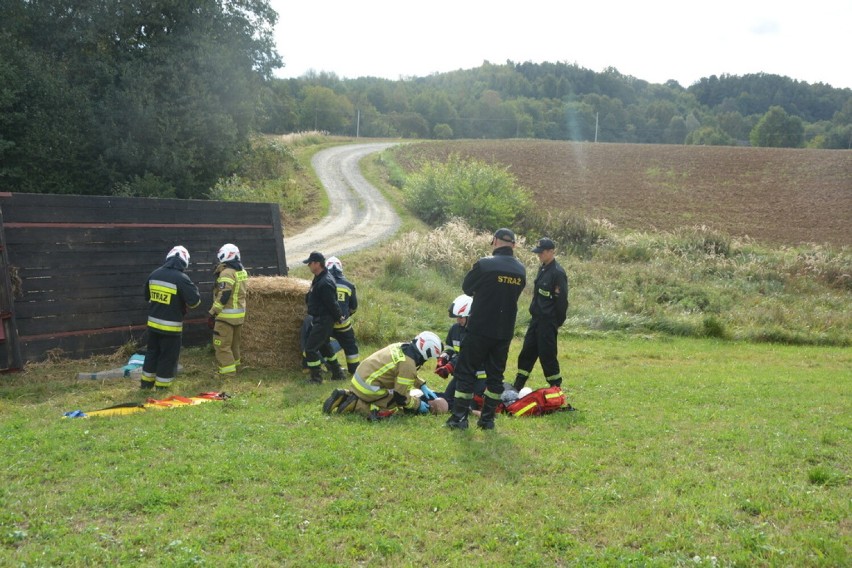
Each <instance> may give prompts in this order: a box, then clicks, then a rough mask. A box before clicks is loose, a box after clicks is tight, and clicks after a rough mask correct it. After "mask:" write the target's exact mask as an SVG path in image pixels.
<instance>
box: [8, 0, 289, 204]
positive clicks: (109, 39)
mask: <svg viewBox="0 0 852 568" xmlns="http://www.w3.org/2000/svg"><path fill="white" fill-rule="evenodd" d="M276 20H277V14H276V13H275V11H274V10H272V9H271V8H270V6H269V3H268V1H267V0H198V1H196V2H186V1H184V0H162V1H159V2H150V1H146V0H53V1H51V2H30V1H26V0H7V1H5V2H3V4H2V6H0V50H2V53H3V54H4V55H5V54H10V53H11V54H14V53H17V55H15V56H14V57H12V58H10V59H7V58H6V57H4V60H5V61H7V62H10V67H11V69H10V70H8V69H7V71H9V72H10V73H12V75H13V76H18V77H22V78H26V79H25V80H23V81H18V82H17V85H18V86H17V87H16V90H15V91H14V92H12V96H11V98H6V99H4V100H2V102H0V104H3V105H4V106H3V111H4V115H5V114H6V113H7V112H9V113H10V116H11V117H12V118H11V119H10V120H13V121H18V123H19V126H20V125H23V126H20V127H19V128H17V129H16V130H15V129H13V130H11V131H10V132H11V133H10V134H6V133H5V132H6V131H5V128H4V138H5V137H7V136H8V138H7V140H8V141H9V142H11V143H13V144H14V148H16V151H15V152H13V153H12V154H11V155H10V154H7V155H6V156H4V160H3V164H2V166H0V175H2V176H3V177H4V178H7V179H8V180H10V181H12V182H13V183H11V184H10V185H7V189H12V190H16V191H48V192H55V191H57V190H59V191H63V192H66V193H109V192H110V191H112V190H113V188H114V187H116V186H121V187H122V188H124V189H123V190H126V188H127V187H138V188H143V189H144V188H156V191H157V192H158V194H162V193H163V192H164V191H165V192H166V193H172V194H174V195H177V196H180V197H203V196H204V195H205V193H206V191H207V190H208V188H210V187H212V185H213V184H214V183H215V181H216V180H217V179H218V178H219V177H221V176H223V175H226V174H227V173H228V172H229V171H230V170H231V169H233V167H234V162H235V159H236V158H237V156H238V155H239V152H240V150H241V149H243V148H244V147H245V146H246V144H247V143H248V138H249V135H250V133H251V131H252V128H253V126H254V121H255V112H256V109H257V104H256V103H257V100H258V99H259V93H260V90H261V88H262V87H263V85H264V84H265V83H266V82H267V81H268V80H269V79H270V77H271V73H272V70H273V69H274V68H276V67H279V66H280V59H279V57H278V55H277V53H276V52H275V49H274V41H273V38H272V30H273V27H274V25H275V22H276ZM16 117H21V119H20V120H19V119H18V118H16ZM57 119H58V120H57ZM45 156H53V157H52V158H51V159H49V160H46V161H45V160H44V157H45ZM16 172H22V173H23V175H18V176H16ZM138 180H145V181H144V183H138ZM128 184H129V185H128ZM168 188H171V189H168Z"/></svg>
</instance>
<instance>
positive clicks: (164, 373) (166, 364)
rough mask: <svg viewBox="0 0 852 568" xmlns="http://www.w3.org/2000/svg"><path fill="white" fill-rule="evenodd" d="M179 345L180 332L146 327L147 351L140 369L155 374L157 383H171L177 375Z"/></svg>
mask: <svg viewBox="0 0 852 568" xmlns="http://www.w3.org/2000/svg"><path fill="white" fill-rule="evenodd" d="M180 346H181V335H180V334H167V333H158V332H156V331H153V330H152V329H151V328H148V352H147V353H145V363H143V364H142V371H143V372H144V373H149V374H156V376H157V383H158V385H159V384H160V383H171V381H172V379H174V378H175V375H177V367H178V359H179V358H180ZM161 386H162V385H161Z"/></svg>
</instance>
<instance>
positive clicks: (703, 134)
mask: <svg viewBox="0 0 852 568" xmlns="http://www.w3.org/2000/svg"><path fill="white" fill-rule="evenodd" d="M686 143H687V144H693V145H696V146H732V145H733V144H734V139H733V138H731V137H730V136H728V135H727V134H726V133H725V132H724V131H722V130H721V129H719V128H716V127H714V126H702V127H701V128H696V129H695V130H693V131H692V132H690V133H689V134H687V135H686Z"/></svg>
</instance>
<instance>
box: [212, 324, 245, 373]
mask: <svg viewBox="0 0 852 568" xmlns="http://www.w3.org/2000/svg"><path fill="white" fill-rule="evenodd" d="M242 329H243V326H242V325H231V324H229V323H226V322H224V321H220V320H216V325H214V326H213V347H214V349H215V350H216V365H217V366H218V371H219V374H220V375H230V374H233V373H236V372H237V367H238V366H239V365H240V336H241V335H242Z"/></svg>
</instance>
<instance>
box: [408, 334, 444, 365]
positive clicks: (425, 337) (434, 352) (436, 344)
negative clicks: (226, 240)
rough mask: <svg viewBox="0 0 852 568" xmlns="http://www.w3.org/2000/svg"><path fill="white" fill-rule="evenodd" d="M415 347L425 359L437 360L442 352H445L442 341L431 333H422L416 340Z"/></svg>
mask: <svg viewBox="0 0 852 568" xmlns="http://www.w3.org/2000/svg"><path fill="white" fill-rule="evenodd" d="M412 343H414V347H415V348H416V349H417V351H418V352H419V353H420V354H421V355H422V356H423V359H425V360H427V361H428V360H429V359H437V358H438V355H440V354H441V351H443V350H444V344H443V343H441V339H440V338H439V337H438V336H437V335H435V334H434V333H432V332H431V331H421V332H420V333H418V334H417V336H416V337H415V338H414V341H413V342H412Z"/></svg>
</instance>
